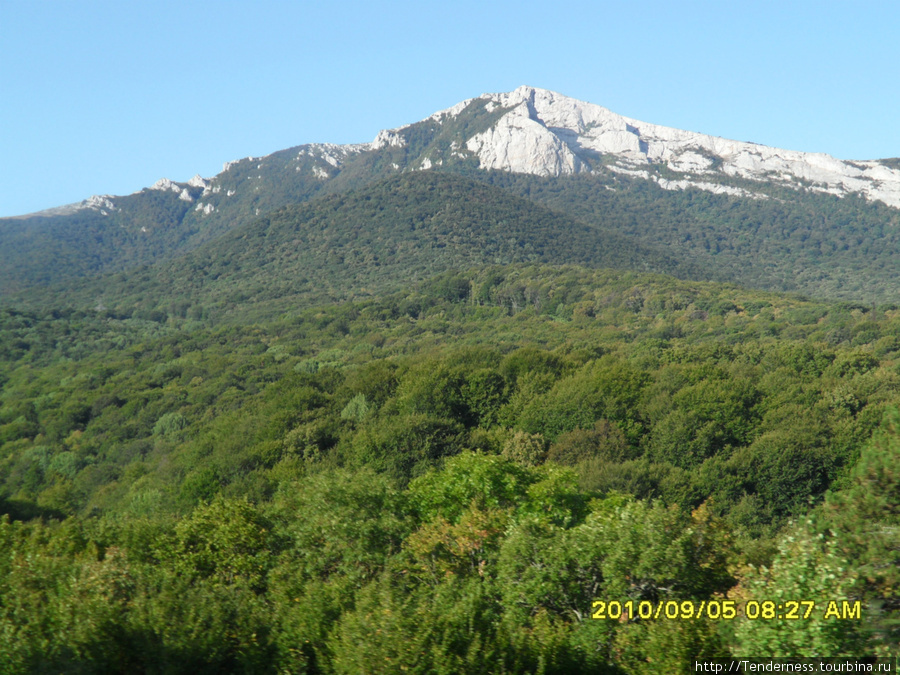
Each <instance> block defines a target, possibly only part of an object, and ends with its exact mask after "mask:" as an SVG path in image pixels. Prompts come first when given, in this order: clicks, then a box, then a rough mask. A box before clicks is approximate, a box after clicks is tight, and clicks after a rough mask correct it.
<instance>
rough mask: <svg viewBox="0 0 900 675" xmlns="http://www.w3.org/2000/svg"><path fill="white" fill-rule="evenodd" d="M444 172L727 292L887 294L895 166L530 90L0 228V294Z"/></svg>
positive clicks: (119, 267) (898, 173)
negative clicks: (657, 252) (412, 176)
mask: <svg viewBox="0 0 900 675" xmlns="http://www.w3.org/2000/svg"><path fill="white" fill-rule="evenodd" d="M426 170H430V171H432V172H444V173H448V172H449V173H458V174H463V175H466V176H469V177H470V178H477V179H479V180H482V181H487V182H489V183H492V184H493V185H495V186H496V187H502V188H503V189H506V190H509V191H512V192H514V193H515V194H517V195H518V196H520V197H523V198H525V199H528V200H531V201H537V202H540V203H542V204H543V205H544V206H547V207H550V208H552V209H553V210H554V211H557V212H559V213H562V214H565V215H567V216H569V217H570V218H574V219H576V220H578V221H580V222H581V223H582V224H584V225H586V226H590V227H599V228H601V229H604V230H605V231H606V232H607V233H609V232H610V231H613V230H615V231H617V232H619V233H620V234H623V235H628V236H631V237H635V238H637V239H638V240H640V241H641V242H642V245H653V246H659V245H663V246H665V247H667V248H669V249H670V255H671V256H672V257H674V258H678V259H681V260H684V259H692V260H694V261H696V262H697V264H698V265H699V266H700V267H701V268H706V269H717V270H720V271H724V272H725V273H727V275H728V278H729V279H731V280H734V281H736V282H740V283H743V284H748V285H752V286H757V287H760V288H766V289H772V290H790V291H799V292H803V293H807V294H812V295H817V296H820V297H831V298H841V299H848V300H856V301H860V300H861V301H865V302H871V301H887V300H889V299H890V298H893V297H895V295H896V293H897V291H900V285H898V282H897V281H896V280H894V279H893V275H891V274H890V273H889V272H890V269H892V268H894V267H895V266H896V264H897V263H898V262H900V260H896V259H895V258H897V257H900V239H898V236H900V234H898V232H900V230H898V226H900V219H898V216H900V210H898V207H900V160H869V161H853V162H850V161H841V160H837V159H834V158H832V157H829V156H827V155H822V154H811V153H802V152H796V151H790V150H779V149H775V148H769V147H766V146H762V145H757V144H753V143H743V142H738V141H729V140H725V139H721V138H716V137H712V136H708V135H704V134H699V133H693V132H688V131H681V130H677V129H671V128H667V127H663V126H658V125H654V124H648V123H644V122H640V121H637V120H633V119H630V118H626V117H622V116H620V115H617V114H615V113H613V112H611V111H609V110H607V109H606V108H602V107H600V106H598V105H593V104H590V103H584V102H581V101H577V100H575V99H571V98H567V97H565V96H562V95H560V94H556V93H553V92H550V91H546V90H543V89H536V88H533V87H520V88H518V89H516V90H515V91H513V92H509V93H503V94H485V95H482V96H480V97H478V98H473V99H469V100H466V101H463V102H461V103H458V104H456V105H455V106H453V107H451V108H448V109H446V110H443V111H440V112H437V113H435V114H434V115H432V116H430V117H429V118H427V119H425V120H422V121H420V122H416V123H414V124H410V125H407V126H404V127H400V128H397V129H389V130H384V131H382V132H380V133H379V134H378V135H377V137H376V138H375V140H374V141H373V142H371V143H364V144H357V145H333V144H311V145H303V146H297V147H293V148H289V149H286V150H282V151H279V152H276V153H273V154H271V155H268V156H266V157H249V158H245V159H242V160H239V161H235V162H229V163H227V164H226V165H225V167H224V169H223V171H222V172H221V173H219V174H218V175H216V176H214V177H212V178H209V179H203V178H200V177H199V176H197V177H195V178H194V179H192V180H191V181H189V182H188V183H176V182H172V181H169V180H166V179H162V180H160V181H159V182H157V183H156V184H155V185H154V186H152V187H151V188H147V189H144V190H142V191H140V192H139V193H136V194H134V195H129V196H125V197H114V196H108V195H105V196H101V197H92V198H91V199H89V200H86V201H84V202H82V203H81V204H78V205H72V206H69V207H63V208H60V209H52V210H50V211H46V212H41V213H38V214H31V215H29V216H22V217H19V218H15V219H3V220H0V295H7V296H9V295H12V294H15V293H18V292H20V291H22V290H25V289H27V288H29V287H31V286H44V285H48V284H53V283H59V282H65V281H67V280H72V279H75V278H79V277H84V276H89V275H94V274H98V273H107V272H113V271H124V270H128V269H132V268H134V267H137V266H140V265H145V264H157V263H160V262H164V261H166V260H170V259H173V258H177V257H178V256H181V255H183V254H185V253H187V252H188V251H191V250H193V249H196V248H197V247H199V246H202V245H203V244H204V243H206V242H210V241H212V240H216V239H217V238H219V237H221V236H222V235H224V234H225V233H227V232H229V231H232V230H234V229H236V228H240V227H242V226H244V225H246V224H248V223H251V222H252V221H254V220H255V219H257V218H260V217H263V216H265V215H266V214H268V213H270V212H272V211H274V210H276V209H280V208H283V207H285V206H288V205H290V204H297V203H301V202H306V201H309V200H311V199H315V198H317V197H321V196H327V195H335V194H346V193H349V192H351V191H354V190H357V189H360V188H362V187H364V186H366V185H369V184H370V183H372V182H375V181H379V180H383V179H385V178H386V177H388V176H391V175H395V174H403V173H407V172H411V171H426Z"/></svg>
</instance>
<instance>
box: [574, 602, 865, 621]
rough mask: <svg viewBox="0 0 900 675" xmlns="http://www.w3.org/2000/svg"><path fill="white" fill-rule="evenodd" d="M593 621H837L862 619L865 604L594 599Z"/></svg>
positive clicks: (592, 605) (592, 606)
mask: <svg viewBox="0 0 900 675" xmlns="http://www.w3.org/2000/svg"><path fill="white" fill-rule="evenodd" d="M591 618H592V619H613V620H618V621H629V620H633V619H638V618H640V619H645V620H646V619H668V620H670V621H678V620H680V621H694V620H698V619H703V618H706V619H711V620H713V621H731V620H734V619H740V618H743V619H750V620H762V621H773V620H798V621H803V620H810V619H814V618H822V619H836V620H859V619H862V604H861V602H860V601H859V600H856V601H854V602H848V601H847V600H841V601H837V600H829V601H827V602H816V601H814V600H778V601H776V600H746V601H742V602H737V601H736V600H701V601H697V600H666V601H663V602H651V601H649V600H640V601H634V600H625V601H623V602H620V601H619V600H609V601H606V600H594V601H593V603H591Z"/></svg>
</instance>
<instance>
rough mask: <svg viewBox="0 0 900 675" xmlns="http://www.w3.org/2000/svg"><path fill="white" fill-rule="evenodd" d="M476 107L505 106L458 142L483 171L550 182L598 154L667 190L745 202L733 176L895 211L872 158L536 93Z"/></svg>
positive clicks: (583, 167) (896, 191)
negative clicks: (662, 121) (782, 144)
mask: <svg viewBox="0 0 900 675" xmlns="http://www.w3.org/2000/svg"><path fill="white" fill-rule="evenodd" d="M480 100H484V101H485V106H486V107H487V108H488V109H493V108H494V107H502V108H505V109H507V112H506V114H505V115H503V116H502V117H501V118H500V119H499V120H498V121H497V122H496V123H495V124H494V125H493V126H492V127H491V128H490V129H488V130H486V131H483V132H481V133H478V134H475V135H473V136H472V137H471V138H468V139H466V148H467V149H468V150H469V151H470V152H471V153H473V154H474V155H475V156H476V157H477V159H478V160H479V165H480V167H481V168H483V169H499V170H505V171H512V172H516V173H528V174H533V175H538V176H558V175H563V174H572V173H577V172H580V171H592V170H595V168H594V167H595V166H596V165H597V163H598V160H599V159H600V158H601V157H603V158H604V161H603V164H604V165H605V166H606V167H608V169H609V170H612V171H621V172H624V173H629V174H631V175H636V176H640V177H644V178H647V179H650V180H656V181H657V182H658V183H659V184H660V185H661V186H662V187H665V188H668V189H683V188H685V187H698V188H701V189H706V190H710V191H713V192H732V193H735V194H750V195H751V196H753V193H752V192H750V193H748V190H746V189H741V188H735V187H732V186H730V185H729V184H728V183H729V181H728V180H727V179H728V178H729V177H732V178H742V179H748V180H751V181H760V182H762V181H765V182H776V183H780V184H783V185H786V186H790V187H794V188H797V189H801V188H807V189H811V190H813V191H818V192H825V193H830V194H834V195H838V196H844V195H847V194H854V193H855V194H860V195H862V196H864V197H866V198H868V199H870V200H877V201H881V202H884V203H885V204H888V205H889V206H893V207H900V171H898V170H897V169H896V168H893V167H892V166H889V165H888V164H886V163H884V162H879V161H877V160H870V161H852V162H851V161H843V160H839V159H836V158H834V157H831V156H830V155H826V154H821V153H805V152H798V151H794V150H782V149H779V148H771V147H767V146H764V145H758V144H756V143H747V142H742V141H733V140H728V139H724V138H719V137H716V136H709V135H706V134H701V133H695V132H691V131H683V130H681V129H673V128H670V127H665V126H660V125H657V124H650V123H647V122H642V121H639V120H635V119H631V118H628V117H624V116H622V115H617V114H616V113H614V112H612V111H610V110H608V109H607V108H603V107H601V106H599V105H595V104H592V103H585V102H583V101H579V100H576V99H573V98H569V97H567V96H563V95H562V94H558V93H556V92H553V91H548V90H546V89H539V88H536V87H528V86H522V87H519V88H517V89H515V90H513V91H511V92H508V93H499V94H484V95H482V96H481V97H480ZM654 167H656V168H658V167H665V168H666V169H667V170H668V173H671V172H675V173H676V174H679V175H677V176H676V177H674V178H669V177H667V178H662V177H660V176H659V175H658V173H655V172H651V171H650V170H649V169H653V168H654ZM723 179H725V180H723Z"/></svg>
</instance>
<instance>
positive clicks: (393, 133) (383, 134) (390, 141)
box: [371, 129, 406, 150]
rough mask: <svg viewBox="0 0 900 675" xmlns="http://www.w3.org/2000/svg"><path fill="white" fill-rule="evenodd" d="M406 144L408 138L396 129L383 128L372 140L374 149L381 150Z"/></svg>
mask: <svg viewBox="0 0 900 675" xmlns="http://www.w3.org/2000/svg"><path fill="white" fill-rule="evenodd" d="M404 145H406V139H405V138H403V136H401V135H400V134H398V133H397V130H396V129H382V130H381V131H379V132H378V135H377V136H376V137H375V140H374V141H372V146H371V147H372V150H381V148H386V147H388V146H393V147H397V148H402V147H403V146H404Z"/></svg>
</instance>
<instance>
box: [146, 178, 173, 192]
mask: <svg viewBox="0 0 900 675" xmlns="http://www.w3.org/2000/svg"><path fill="white" fill-rule="evenodd" d="M147 189H148V190H171V191H172V192H181V187H180V186H179V185H176V184H175V183H173V182H172V181H170V180H169V179H168V178H160V179H159V180H158V181H156V182H155V183H154V184H153V185H151V186H150V187H148V188H147Z"/></svg>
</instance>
